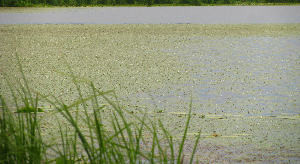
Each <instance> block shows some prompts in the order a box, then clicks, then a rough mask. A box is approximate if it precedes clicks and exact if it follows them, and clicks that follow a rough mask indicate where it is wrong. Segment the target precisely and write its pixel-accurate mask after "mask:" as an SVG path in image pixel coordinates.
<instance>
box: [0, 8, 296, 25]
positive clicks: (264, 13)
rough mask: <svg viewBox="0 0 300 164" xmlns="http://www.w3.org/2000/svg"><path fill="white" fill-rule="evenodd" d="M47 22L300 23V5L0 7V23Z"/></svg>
mask: <svg viewBox="0 0 300 164" xmlns="http://www.w3.org/2000/svg"><path fill="white" fill-rule="evenodd" d="M14 10H15V12H18V13H14V12H13V11H14ZM47 23H52V24H53V23H55V24H133V23H134V24H136V23H138V24H144V23H201V24H203V23H204V24H207V23H209V24H211V23H300V6H199V7H93V8H89V7H86V8H53V9H49V8H41V9H39V10H37V9H32V10H30V9H29V10H28V9H18V8H16V9H5V8H2V9H1V11H0V24H47Z"/></svg>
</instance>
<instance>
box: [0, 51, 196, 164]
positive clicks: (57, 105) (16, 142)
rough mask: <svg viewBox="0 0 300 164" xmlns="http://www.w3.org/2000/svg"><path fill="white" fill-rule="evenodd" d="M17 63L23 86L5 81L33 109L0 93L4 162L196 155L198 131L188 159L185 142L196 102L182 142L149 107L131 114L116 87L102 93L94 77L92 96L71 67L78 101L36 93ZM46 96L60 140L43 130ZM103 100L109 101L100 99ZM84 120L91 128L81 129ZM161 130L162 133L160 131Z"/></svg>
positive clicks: (174, 159) (160, 159) (170, 159)
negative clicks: (42, 104)
mask: <svg viewBox="0 0 300 164" xmlns="http://www.w3.org/2000/svg"><path fill="white" fill-rule="evenodd" d="M17 58H18V56H17ZM18 62H19V65H20V71H21V73H22V76H23V78H22V80H23V82H22V84H23V83H24V84H25V85H24V86H25V87H23V85H21V82H19V84H20V88H21V89H16V87H13V86H12V84H11V83H10V80H7V84H8V85H9V86H10V88H11V95H12V97H13V99H14V102H15V104H14V105H15V106H16V108H17V110H21V109H24V110H29V109H30V111H31V110H32V111H33V113H31V112H25V113H14V112H12V110H11V106H12V105H11V104H9V105H8V104H6V103H5V98H4V97H3V95H1V94H3V93H1V94H0V100H1V101H0V103H1V109H0V112H1V114H0V163H57V164H62V163H64V164H66V163H182V162H183V160H184V161H190V163H191V162H193V161H194V162H195V160H194V154H195V152H196V149H197V145H198V142H199V138H200V132H199V134H198V135H197V138H196V140H195V141H194V142H195V144H194V147H193V151H192V152H191V153H190V154H189V159H187V158H184V157H187V156H184V145H185V142H186V136H187V131H188V126H189V121H190V117H191V109H192V102H191V103H190V108H189V114H188V117H187V122H186V125H185V130H184V133H183V137H182V139H181V141H180V142H178V143H175V142H174V137H173V136H172V135H171V134H170V132H168V131H167V130H166V127H165V126H164V125H163V123H162V121H161V120H160V119H151V118H152V117H148V115H149V113H148V112H147V111H139V114H134V113H132V112H131V111H129V110H127V109H126V108H124V107H123V106H122V105H120V104H119V103H118V98H117V96H116V94H115V93H114V92H113V91H107V92H101V91H99V90H97V89H96V88H95V87H94V84H93V82H86V83H89V88H90V96H83V94H82V89H81V87H80V85H79V82H78V81H79V80H78V78H77V77H76V76H75V75H74V74H73V72H72V70H71V69H70V68H69V71H70V72H71V73H70V75H69V76H71V77H72V81H73V82H74V83H75V86H76V89H77V92H78V96H79V100H78V101H76V102H74V103H72V104H66V103H65V102H62V101H61V100H60V99H58V98H57V97H55V96H44V95H40V94H38V93H37V92H33V91H32V90H31V89H30V88H29V86H28V83H27V81H26V78H25V74H24V72H23V70H22V67H21V63H20V61H19V58H18ZM3 74H4V76H5V77H6V79H9V77H8V76H7V75H5V73H3ZM14 89H15V90H14ZM15 93H17V94H15ZM20 98H21V101H20V102H19V100H20ZM42 99H43V100H45V101H47V102H48V103H50V104H51V105H52V106H53V107H54V108H53V109H54V110H55V111H53V112H54V113H56V114H59V115H60V116H63V117H61V118H64V120H62V119H57V120H56V122H58V127H59V132H57V133H58V136H60V137H59V138H58V140H60V143H59V144H57V142H48V141H47V140H45V139H44V138H43V135H42V133H41V125H40V122H39V121H40V120H39V119H38V118H39V117H38V106H39V101H41V100H42ZM100 100H101V101H105V102H106V104H103V102H102V103H100ZM19 104H25V107H23V108H21V107H19V106H20V105H19ZM87 104H91V105H87ZM79 109H80V110H79ZM103 111H110V112H109V113H108V117H105V118H104V116H103V114H104V112H103ZM53 112H46V113H42V114H45V115H46V114H51V113H53ZM74 112H75V114H74ZM80 112H81V114H79V113H80ZM106 116H107V115H106ZM128 116H130V117H133V118H134V119H133V120H134V121H133V120H132V119H128ZM104 119H105V121H104ZM63 122H68V124H69V126H64V125H63ZM82 123H84V125H85V127H86V128H87V130H86V129H83V128H82ZM44 126H45V125H44ZM50 126H51V125H50ZM158 130H160V131H162V133H160V134H158V133H157V131H158ZM149 138H150V139H149ZM146 140H147V141H146ZM145 143H148V148H147V149H145V147H144V144H145ZM149 143H150V144H149ZM49 150H51V151H52V152H54V153H55V155H56V157H54V158H53V157H52V158H51V157H50V156H51V154H49V153H48V152H49ZM52 155H53V154H52ZM185 155H186V154H185Z"/></svg>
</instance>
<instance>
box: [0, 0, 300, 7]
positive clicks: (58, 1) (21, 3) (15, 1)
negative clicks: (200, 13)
mask: <svg viewBox="0 0 300 164" xmlns="http://www.w3.org/2000/svg"><path fill="white" fill-rule="evenodd" d="M294 3H300V0H0V7H36V6H103V5H105V6H116V5H117V6H127V5H129V6H142V5H146V6H153V5H154V6H156V5H165V6H168V5H170V6H171V5H193V6H201V5H239V4H240V5H266V4H269V5H272V4H294Z"/></svg>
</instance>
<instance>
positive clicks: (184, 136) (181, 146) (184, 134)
mask: <svg viewBox="0 0 300 164" xmlns="http://www.w3.org/2000/svg"><path fill="white" fill-rule="evenodd" d="M189 106H190V109H189V115H188V119H187V122H186V126H185V129H184V133H183V137H182V140H181V144H180V147H179V152H178V157H177V164H179V163H181V161H182V159H181V154H182V153H183V146H184V142H185V138H186V134H187V130H188V128H189V123H190V119H191V112H192V95H191V101H190V105H189Z"/></svg>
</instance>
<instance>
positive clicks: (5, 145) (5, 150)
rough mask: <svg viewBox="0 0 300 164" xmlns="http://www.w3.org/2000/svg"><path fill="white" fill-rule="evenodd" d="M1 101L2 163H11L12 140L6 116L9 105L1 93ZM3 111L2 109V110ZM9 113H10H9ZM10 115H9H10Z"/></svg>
mask: <svg viewBox="0 0 300 164" xmlns="http://www.w3.org/2000/svg"><path fill="white" fill-rule="evenodd" d="M0 101H1V109H2V115H0V126H1V127H0V128H1V130H0V163H11V162H13V159H12V155H10V152H11V147H12V144H13V143H12V142H10V139H9V136H8V135H9V134H8V133H7V132H8V128H9V127H8V126H9V125H8V122H7V121H9V120H8V119H7V118H6V117H7V116H6V113H8V107H7V106H6V103H5V102H4V99H3V97H2V95H0ZM0 112H1V111H0ZM8 115H9V113H8ZM8 117H9V116H8Z"/></svg>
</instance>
